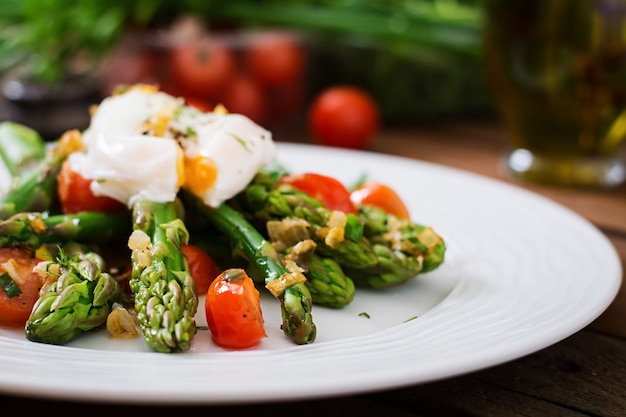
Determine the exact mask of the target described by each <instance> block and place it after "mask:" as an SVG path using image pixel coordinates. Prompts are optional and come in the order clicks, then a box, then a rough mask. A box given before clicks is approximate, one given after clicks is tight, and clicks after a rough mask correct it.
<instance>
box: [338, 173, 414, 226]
mask: <svg viewBox="0 0 626 417" xmlns="http://www.w3.org/2000/svg"><path fill="white" fill-rule="evenodd" d="M350 199H351V200H352V202H353V203H354V204H355V205H365V204H368V205H372V206H376V207H380V208H382V209H383V210H385V211H387V212H388V213H390V214H393V215H394V216H396V217H399V218H401V219H406V220H408V219H409V218H410V215H409V210H408V209H407V207H406V205H405V204H404V201H402V198H400V196H399V195H398V193H396V191H395V190H393V189H392V188H391V187H389V186H387V185H385V184H381V183H379V182H374V181H370V182H366V183H364V184H362V185H360V186H359V187H357V188H356V189H354V190H353V191H352V193H350Z"/></svg>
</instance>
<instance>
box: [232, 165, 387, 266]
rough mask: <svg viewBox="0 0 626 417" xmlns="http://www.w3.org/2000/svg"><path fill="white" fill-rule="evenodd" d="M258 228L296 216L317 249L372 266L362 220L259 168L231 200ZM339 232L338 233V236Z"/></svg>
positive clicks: (343, 261)
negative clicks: (305, 227) (306, 224)
mask: <svg viewBox="0 0 626 417" xmlns="http://www.w3.org/2000/svg"><path fill="white" fill-rule="evenodd" d="M231 202H232V204H233V205H234V206H235V207H236V208H238V209H239V210H240V211H241V212H243V213H244V214H245V215H246V217H247V218H248V219H249V220H250V221H251V222H252V223H253V224H254V225H255V227H257V229H259V230H264V229H265V225H266V223H267V222H268V221H270V220H281V219H285V218H298V219H303V220H306V221H307V222H308V223H309V224H310V227H311V228H312V233H311V237H312V239H313V240H315V243H316V244H317V249H316V251H317V252H318V253H319V254H320V255H323V256H325V257H331V258H333V259H335V261H337V262H338V263H339V264H340V265H350V266H355V267H358V268H367V267H371V266H374V265H375V264H376V262H377V259H376V254H375V253H374V250H373V248H372V246H371V245H370V243H369V241H368V240H367V239H366V238H365V237H364V236H363V224H362V222H361V220H360V219H359V218H358V217H357V216H355V215H354V214H347V215H343V213H340V212H337V211H332V210H329V209H327V208H325V207H324V206H323V205H322V204H321V203H320V202H319V201H318V200H316V199H315V198H313V197H311V196H309V195H308V194H306V193H304V192H302V191H300V190H298V189H296V188H294V187H292V186H290V185H286V184H283V185H278V184H277V183H276V175H274V174H273V173H272V172H270V171H264V170H262V171H260V172H259V173H258V174H257V175H256V176H255V178H254V179H253V180H252V181H251V182H250V184H249V185H248V186H247V187H246V188H245V189H244V190H243V191H242V192H241V193H239V194H238V195H237V196H235V197H234V198H233V199H232V200H231ZM337 236H339V237H337Z"/></svg>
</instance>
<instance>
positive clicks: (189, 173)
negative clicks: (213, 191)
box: [183, 155, 217, 195]
mask: <svg viewBox="0 0 626 417" xmlns="http://www.w3.org/2000/svg"><path fill="white" fill-rule="evenodd" d="M184 178H185V179H184V184H183V186H184V187H185V188H186V189H188V190H189V191H191V192H192V193H193V194H196V195H197V194H200V193H202V192H204V191H206V190H208V189H209V188H211V187H212V186H213V184H214V183H215V180H216V179H217V165H216V164H215V161H213V159H211V158H209V157H206V156H202V155H196V156H194V157H191V158H185V174H184Z"/></svg>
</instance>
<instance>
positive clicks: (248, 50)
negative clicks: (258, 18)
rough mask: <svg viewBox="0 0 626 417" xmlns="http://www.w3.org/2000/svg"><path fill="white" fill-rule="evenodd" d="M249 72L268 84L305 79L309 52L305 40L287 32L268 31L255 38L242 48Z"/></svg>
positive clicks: (274, 85) (279, 84)
mask: <svg viewBox="0 0 626 417" xmlns="http://www.w3.org/2000/svg"><path fill="white" fill-rule="evenodd" d="M242 61H243V64H244V66H245V68H246V71H247V72H248V73H249V74H250V76H251V77H252V78H253V79H255V80H256V81H257V82H259V83H260V84H261V85H263V86H265V87H280V86H285V85H289V86H294V84H295V83H299V82H302V81H304V80H303V74H304V68H305V66H306V53H305V51H304V48H303V46H302V41H301V40H299V39H298V38H297V37H296V36H295V35H293V34H289V33H284V32H265V33H260V34H258V35H256V36H254V38H252V40H251V42H250V43H249V45H247V46H246V47H245V48H244V50H243V59H242Z"/></svg>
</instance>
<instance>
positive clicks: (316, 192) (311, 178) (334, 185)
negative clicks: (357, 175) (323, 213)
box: [279, 172, 356, 213]
mask: <svg viewBox="0 0 626 417" xmlns="http://www.w3.org/2000/svg"><path fill="white" fill-rule="evenodd" d="M279 183H280V184H289V185H291V186H293V187H295V188H297V189H298V190H300V191H302V192H305V193H307V194H308V195H310V196H311V197H313V198H315V199H317V200H319V201H320V202H321V203H322V204H323V205H324V206H325V207H326V208H328V209H330V210H340V211H343V212H344V213H356V208H355V207H354V204H353V203H352V201H351V200H350V191H349V190H348V189H347V188H346V186H345V185H343V184H342V183H341V182H340V181H338V180H337V179H335V178H333V177H329V176H327V175H322V174H316V173H313V172H306V173H302V174H293V175H285V176H283V177H282V178H281V179H280V180H279Z"/></svg>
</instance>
